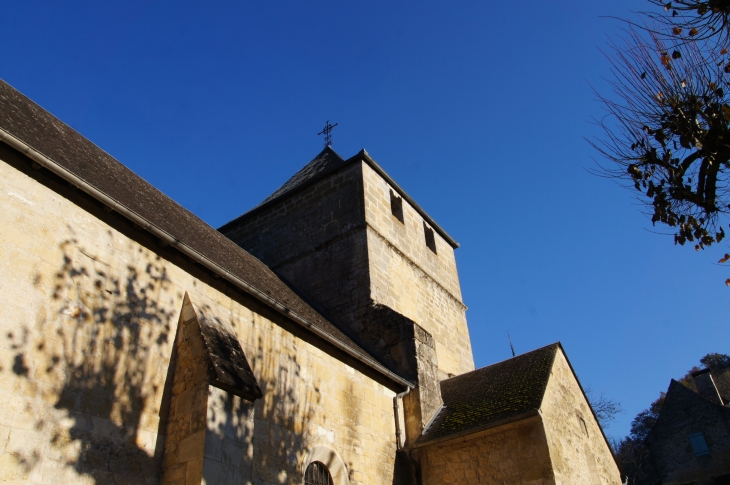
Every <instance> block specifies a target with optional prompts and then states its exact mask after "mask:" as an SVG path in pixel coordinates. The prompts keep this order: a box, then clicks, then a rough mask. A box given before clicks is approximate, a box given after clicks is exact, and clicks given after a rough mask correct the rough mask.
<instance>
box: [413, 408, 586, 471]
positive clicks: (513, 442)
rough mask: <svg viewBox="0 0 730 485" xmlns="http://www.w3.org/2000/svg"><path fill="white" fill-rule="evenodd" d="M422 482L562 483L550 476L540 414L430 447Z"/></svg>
mask: <svg viewBox="0 0 730 485" xmlns="http://www.w3.org/2000/svg"><path fill="white" fill-rule="evenodd" d="M420 462H421V473H422V476H423V485H442V484H444V485H445V484H463V483H468V484H470V485H471V484H474V485H476V484H485V485H486V484H489V485H502V484H506V483H509V484H515V485H555V484H556V483H563V484H565V485H569V484H571V485H573V484H579V483H580V484H582V483H584V482H558V481H556V479H555V477H554V476H553V472H552V467H551V463H550V454H549V453H548V447H547V442H546V438H545V432H544V429H543V426H542V422H541V420H540V417H539V416H535V417H533V418H530V419H527V420H524V421H521V422H518V423H512V424H509V425H506V426H501V427H499V428H495V429H492V430H488V431H486V432H482V433H479V435H475V436H472V437H469V438H465V439H460V440H454V441H448V442H445V443H442V444H438V445H434V446H430V447H428V448H426V449H424V450H423V451H421V456H420Z"/></svg>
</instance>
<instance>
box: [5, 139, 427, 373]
mask: <svg viewBox="0 0 730 485" xmlns="http://www.w3.org/2000/svg"><path fill="white" fill-rule="evenodd" d="M0 141H1V142H3V143H5V144H6V145H8V146H10V147H12V148H13V149H15V150H17V151H18V152H20V153H21V154H23V155H25V156H26V157H28V158H29V159H30V160H32V161H34V162H36V163H38V164H39V165H41V166H42V167H44V168H46V169H48V170H49V171H50V172H52V173H54V174H55V175H57V176H59V177H61V178H62V179H63V180H65V181H67V182H68V183H70V184H72V185H73V186H75V187H77V188H78V189H80V190H81V191H83V192H85V193H86V194H88V195H89V196H90V197H92V198H94V199H96V200H98V201H99V202H101V203H102V204H104V205H105V206H107V207H109V208H111V209H112V210H114V211H115V212H117V213H118V214H120V215H122V216H123V217H125V218H126V219H128V220H130V221H131V222H133V223H134V224H136V225H138V226H139V227H141V228H142V229H144V230H145V231H147V232H149V233H150V234H152V235H153V236H155V237H157V238H159V239H160V240H161V241H164V242H165V243H167V244H169V245H170V246H172V247H174V248H175V249H177V250H178V251H180V253H182V254H183V255H184V256H185V257H187V258H189V259H191V260H192V261H195V262H196V263H198V264H201V265H202V266H203V267H205V268H207V269H208V270H209V271H212V272H213V273H214V274H216V275H218V276H220V277H222V278H223V279H225V280H226V281H228V282H229V283H231V284H233V285H234V286H236V287H238V288H239V289H241V290H242V291H244V292H245V293H247V294H249V295H251V296H252V297H254V298H255V299H257V300H259V301H260V302H262V303H263V304H264V305H266V306H267V307H269V308H272V309H273V310H275V311H276V312H278V313H280V314H282V315H283V316H285V317H287V318H289V319H290V320H292V321H294V322H295V323H297V324H298V325H301V326H303V327H304V328H306V329H308V330H309V331H310V332H312V333H313V334H314V335H316V336H318V337H319V338H321V339H323V340H324V341H326V342H328V343H330V344H332V345H334V346H335V347H336V348H338V349H340V350H341V351H344V352H345V353H346V354H348V355H350V356H351V357H353V358H355V359H356V360H358V361H360V362H361V363H363V364H364V365H366V366H367V367H370V368H371V369H373V370H374V371H376V372H377V373H379V374H381V375H382V376H384V377H386V378H387V379H389V380H390V381H391V382H393V383H396V384H398V385H401V386H404V387H414V386H415V384H414V383H413V382H410V381H408V380H407V379H404V378H402V377H400V376H399V375H397V374H396V373H394V372H392V371H391V370H390V369H387V368H386V367H385V366H384V365H382V364H381V363H380V362H377V361H376V360H375V359H374V358H373V357H371V356H369V355H365V354H364V353H363V352H362V351H360V350H359V349H355V348H352V347H351V346H350V345H348V344H347V343H346V342H342V341H340V339H338V338H337V337H335V336H333V335H330V334H329V333H328V332H326V331H324V330H323V329H320V328H318V327H317V326H316V325H314V324H313V323H312V322H310V321H309V320H307V319H306V318H305V317H303V316H301V315H299V314H298V313H296V312H295V311H294V310H292V309H290V308H289V307H287V306H286V305H284V304H282V303H281V302H279V301H278V300H276V299H275V298H273V297H272V296H270V295H268V294H266V293H265V292H264V291H262V290H260V289H258V288H257V287H256V286H255V285H253V284H251V283H249V282H248V281H245V280H243V279H242V278H240V277H239V276H237V275H235V274H233V273H232V272H230V271H228V270H227V269H225V268H223V267H222V266H220V265H219V264H218V263H217V262H215V261H213V260H211V259H210V258H208V257H207V256H205V255H203V254H201V253H200V252H199V251H198V250H197V249H196V248H194V247H191V246H189V245H188V244H186V243H184V242H183V241H180V240H179V239H177V238H176V237H174V236H173V235H172V234H170V233H168V232H167V231H165V230H164V229H162V228H160V227H158V226H157V225H156V224H155V223H154V222H152V221H150V220H148V219H147V218H145V217H144V216H142V215H140V214H138V213H136V212H135V211H134V210H133V209H131V208H129V207H128V206H127V205H126V204H124V203H122V202H120V201H118V200H116V199H115V198H113V197H112V196H110V195H109V194H107V193H106V192H104V191H103V190H101V189H99V188H98V187H96V186H95V185H93V184H91V183H89V182H87V181H86V180H85V179H84V178H83V177H80V176H79V175H77V174H75V173H73V172H72V171H71V170H69V169H68V168H66V167H64V166H63V165H62V164H60V163H58V162H56V161H55V160H53V159H52V158H50V157H48V156H46V155H45V154H43V153H41V152H40V151H38V150H36V149H35V148H34V147H32V146H31V145H29V144H27V143H26V142H25V141H23V140H22V139H21V138H19V137H17V136H16V135H14V134H12V133H10V132H8V131H6V130H5V129H3V128H0ZM242 251H243V249H242Z"/></svg>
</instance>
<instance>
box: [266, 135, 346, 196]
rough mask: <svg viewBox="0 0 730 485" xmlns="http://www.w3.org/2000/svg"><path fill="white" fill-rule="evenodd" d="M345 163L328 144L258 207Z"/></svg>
mask: <svg viewBox="0 0 730 485" xmlns="http://www.w3.org/2000/svg"><path fill="white" fill-rule="evenodd" d="M345 164H346V162H345V160H344V159H343V158H342V157H341V156H339V155H338V154H337V152H335V151H334V150H333V149H332V147H330V146H328V147H326V148H325V149H324V150H322V151H321V152H320V153H319V155H317V156H316V157H314V159H313V160H312V161H311V162H309V163H308V164H306V165H305V166H304V168H302V169H301V170H300V171H298V172H297V173H295V174H294V176H293V177H292V178H290V179H289V180H287V181H286V182H285V183H284V185H282V186H281V187H279V188H278V189H276V190H275V191H274V192H273V193H272V194H271V195H269V196H268V197H267V198H265V199H264V200H263V201H262V202H261V203H260V204H259V205H257V206H256V207H260V206H262V205H264V204H266V203H268V202H270V201H272V200H275V199H278V198H279V197H283V196H284V195H286V194H287V193H289V192H291V191H293V190H295V189H296V188H297V187H300V186H302V185H305V184H307V183H309V182H311V181H313V180H315V179H319V178H320V177H322V176H325V175H327V174H328V173H330V172H333V171H335V170H337V169H339V168H340V167H342V166H343V165H345Z"/></svg>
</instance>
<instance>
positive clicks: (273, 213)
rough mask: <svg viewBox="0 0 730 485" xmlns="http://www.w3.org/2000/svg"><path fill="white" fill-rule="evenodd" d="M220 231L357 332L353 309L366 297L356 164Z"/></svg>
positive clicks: (353, 334) (360, 203) (339, 322)
mask: <svg viewBox="0 0 730 485" xmlns="http://www.w3.org/2000/svg"><path fill="white" fill-rule="evenodd" d="M224 234H225V235H226V236H227V237H229V238H230V239H231V240H233V241H234V242H235V243H236V244H238V245H239V246H241V247H242V248H244V249H245V250H247V251H248V252H250V253H251V254H253V255H254V256H256V257H257V258H259V259H260V260H261V261H263V262H264V263H266V264H267V265H268V266H269V267H271V268H272V269H274V270H275V271H276V272H277V273H278V274H280V275H281V276H282V277H283V278H284V279H286V280H287V281H289V282H290V283H292V284H293V285H294V286H295V287H296V288H297V291H299V292H300V293H301V294H302V295H303V296H304V297H305V298H306V299H307V300H308V301H310V302H313V303H315V304H316V306H318V307H319V308H321V309H322V310H323V311H324V313H326V314H327V315H328V316H329V317H330V318H332V319H333V320H334V321H336V322H337V323H338V324H340V326H341V327H344V329H350V332H349V333H350V334H351V336H353V337H355V336H356V334H357V330H356V322H355V314H356V310H357V309H358V308H363V307H365V306H367V305H368V303H369V297H370V291H369V278H368V273H367V272H368V263H367V248H366V242H367V241H366V236H365V226H364V214H363V205H362V174H361V167H360V166H359V165H357V164H355V165H350V166H349V167H346V168H344V169H343V170H342V171H340V172H338V173H335V174H332V175H330V176H328V177H326V178H325V179H324V180H321V181H320V182H318V183H316V184H315V185H313V186H310V187H308V188H306V189H304V190H302V191H301V192H298V193H295V194H293V195H291V196H289V197H288V198H286V199H285V200H283V201H281V202H280V203H278V204H274V205H273V206H271V207H269V208H266V209H263V210H262V211H261V212H258V213H256V214H254V215H252V216H250V217H246V218H244V219H243V220H241V221H238V222H237V223H236V224H233V225H231V226H230V227H228V228H226V230H225V231H224Z"/></svg>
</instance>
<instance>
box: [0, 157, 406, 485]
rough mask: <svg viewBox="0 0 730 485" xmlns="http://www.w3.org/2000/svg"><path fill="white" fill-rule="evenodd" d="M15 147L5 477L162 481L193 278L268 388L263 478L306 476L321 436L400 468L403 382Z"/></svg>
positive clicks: (1, 320)
mask: <svg viewBox="0 0 730 485" xmlns="http://www.w3.org/2000/svg"><path fill="white" fill-rule="evenodd" d="M0 160H3V161H0V206H1V207H2V208H3V210H2V211H0V248H2V251H3V257H2V258H0V295H2V304H0V401H1V402H2V403H3V405H2V406H0V481H5V482H7V483H10V484H53V485H56V484H60V483H63V484H94V483H96V484H106V483H120V484H121V483H129V484H132V483H133V484H145V483H149V484H152V483H157V480H158V478H159V475H158V473H159V470H160V464H161V460H162V450H163V449H164V442H165V431H164V430H165V419H166V418H165V409H167V406H168V404H167V403H168V402H169V395H170V392H171V389H170V388H171V383H172V379H171V377H170V375H171V373H170V369H169V364H170V357H171V351H172V345H173V340H174V336H175V334H176V326H177V322H178V318H179V314H180V310H181V308H182V304H183V297H184V295H185V293H186V292H187V293H188V294H189V296H190V299H191V300H192V302H193V303H195V304H196V305H197V306H198V307H199V308H201V309H203V310H204V311H205V312H206V315H208V316H210V317H211V318H217V319H220V320H221V321H223V322H226V323H227V324H228V325H229V326H230V327H231V328H233V329H234V331H235V332H236V335H237V337H238V339H239V341H240V343H241V346H242V348H243V350H244V352H245V354H246V357H247V358H248V360H249V363H250V364H251V367H252V369H253V372H254V374H255V377H256V379H257V381H258V383H259V385H260V386H261V389H262V391H263V393H264V397H263V398H262V399H259V400H257V401H256V403H255V405H254V411H253V420H254V425H253V429H254V437H253V450H252V454H253V456H252V462H253V464H254V465H253V470H252V475H253V483H254V484H256V485H267V484H274V483H276V484H283V483H287V484H300V483H301V481H302V477H301V465H302V460H303V459H304V457H305V455H306V453H307V450H308V449H309V448H310V447H312V446H314V445H316V444H318V443H324V444H327V445H328V446H330V447H331V448H333V449H335V450H337V451H338V453H339V454H340V455H341V456H342V458H343V461H344V463H345V465H346V467H347V470H348V473H349V475H350V481H351V483H353V484H382V483H391V482H392V475H393V466H394V460H395V426H394V422H393V408H392V398H393V396H394V392H393V391H391V390H390V389H387V388H385V387H384V386H383V385H381V384H379V383H377V382H376V381H374V380H373V379H372V378H370V377H368V376H367V375H365V374H363V373H362V372H360V371H359V370H358V369H357V368H353V367H351V366H349V365H347V364H346V363H345V362H344V361H342V360H338V359H337V358H335V357H333V356H332V355H331V354H330V353H328V352H326V351H324V350H322V347H321V345H322V344H320V343H317V341H316V339H313V338H310V337H306V336H301V334H302V332H304V331H299V330H297V331H298V332H300V333H298V334H297V333H292V331H290V330H287V328H285V327H286V325H289V323H287V321H286V320H284V319H283V317H281V316H279V315H278V314H274V313H272V312H270V311H269V310H268V309H266V308H264V307H262V306H261V305H259V304H258V303H257V302H255V301H253V300H250V299H248V298H247V297H246V296H245V295H242V294H241V293H238V292H237V291H236V290H226V289H225V288H226V287H225V286H224V285H223V284H222V283H220V281H216V280H213V279H212V278H208V277H206V276H205V274H204V273H200V275H202V276H198V277H196V276H193V269H194V268H193V269H190V268H191V267H192V265H190V264H189V263H188V262H187V261H186V260H183V259H182V258H180V257H179V256H177V255H175V253H174V252H169V253H165V252H164V251H162V250H159V251H158V250H157V249H154V243H153V242H152V240H151V239H149V240H145V238H146V237H147V236H146V235H145V233H144V232H142V231H139V232H135V231H137V230H136V229H134V228H133V227H132V226H131V225H126V226H125V225H124V224H126V223H123V222H118V221H119V220H120V219H116V218H115V217H116V216H114V215H113V214H112V215H109V214H106V213H104V211H103V210H102V209H101V207H100V206H97V205H95V203H93V202H89V200H88V199H87V198H86V196H84V195H78V194H76V193H75V192H74V191H73V189H69V188H68V187H67V186H66V185H65V184H60V183H58V182H57V181H55V179H53V178H49V177H48V176H47V175H46V174H45V172H44V170H42V169H41V170H39V171H34V170H33V169H31V168H30V163H29V161H27V160H26V159H24V158H23V157H21V156H20V155H18V154H16V153H15V152H11V151H9V150H0ZM39 180H40V181H43V183H39ZM49 187H50V188H49ZM61 194H64V195H61ZM71 200H74V201H75V202H71ZM104 221H111V222H104ZM120 224H121V225H120ZM139 240H145V241H146V242H145V243H144V244H140V243H139V242H138V241H139ZM163 255H165V256H163ZM196 274H197V273H196ZM296 328H298V327H296ZM298 335H299V336H298Z"/></svg>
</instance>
